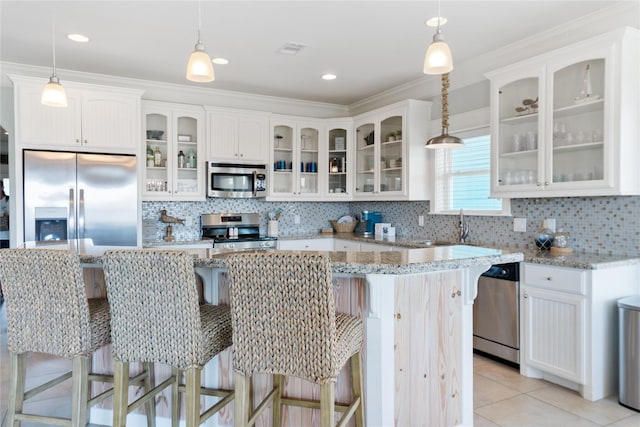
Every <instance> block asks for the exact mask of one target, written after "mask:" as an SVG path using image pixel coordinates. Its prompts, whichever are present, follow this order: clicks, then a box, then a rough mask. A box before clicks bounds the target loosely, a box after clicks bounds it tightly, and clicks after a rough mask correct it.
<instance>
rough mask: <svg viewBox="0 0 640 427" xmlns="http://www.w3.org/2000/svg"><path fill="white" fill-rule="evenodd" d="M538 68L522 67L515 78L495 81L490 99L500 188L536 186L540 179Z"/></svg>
mask: <svg viewBox="0 0 640 427" xmlns="http://www.w3.org/2000/svg"><path fill="white" fill-rule="evenodd" d="M540 70H541V69H540V68H538V69H537V70H536V69H534V70H531V69H527V68H525V69H523V70H521V71H522V74H521V75H518V76H517V77H516V78H515V80H512V81H505V82H497V83H496V85H497V86H498V88H497V90H495V95H496V96H495V97H494V98H493V100H492V101H494V105H496V104H497V109H496V110H497V116H498V117H497V120H496V123H495V125H494V126H493V133H494V146H495V147H496V148H497V150H496V151H497V156H496V162H497V165H498V171H499V173H498V174H497V186H498V188H499V189H503V188H512V189H522V188H523V187H525V188H526V187H528V188H535V187H536V186H537V185H538V183H539V181H540V179H539V175H540V174H539V150H538V145H539V144H538V140H539V135H540V134H541V133H542V121H541V120H540V117H541V115H540V98H541V97H540V82H541V75H540V74H539V73H536V71H540ZM494 154H495V153H494Z"/></svg>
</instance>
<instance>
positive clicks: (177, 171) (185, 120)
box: [142, 101, 206, 201]
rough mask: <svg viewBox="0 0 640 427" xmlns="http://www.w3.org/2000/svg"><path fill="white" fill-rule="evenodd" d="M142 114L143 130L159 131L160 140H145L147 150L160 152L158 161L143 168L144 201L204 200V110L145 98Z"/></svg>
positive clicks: (145, 156)
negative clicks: (160, 132) (160, 134)
mask: <svg viewBox="0 0 640 427" xmlns="http://www.w3.org/2000/svg"><path fill="white" fill-rule="evenodd" d="M143 116H144V122H145V134H146V131H150V130H156V131H162V136H160V137H159V138H160V139H145V143H144V144H143V147H142V148H143V152H144V155H143V158H145V159H146V158H147V154H146V153H147V151H148V150H151V151H152V152H155V151H156V150H157V151H159V152H160V154H159V157H160V159H161V161H160V163H159V164H154V163H153V162H151V163H147V161H146V160H145V167H144V168H143V179H144V187H143V191H142V196H143V199H144V200H183V201H198V200H204V199H205V187H206V184H205V173H204V169H205V168H206V156H205V154H204V152H205V149H204V147H205V142H204V134H205V132H204V119H205V114H204V110H203V109H202V108H200V107H197V106H191V105H183V104H173V103H164V102H156V101H145V102H144V104H143Z"/></svg>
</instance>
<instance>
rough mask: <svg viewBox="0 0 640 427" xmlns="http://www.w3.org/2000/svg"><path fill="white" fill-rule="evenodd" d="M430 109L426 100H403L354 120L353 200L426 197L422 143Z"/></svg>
mask: <svg viewBox="0 0 640 427" xmlns="http://www.w3.org/2000/svg"><path fill="white" fill-rule="evenodd" d="M430 112H431V104H430V103H428V102H424V101H417V100H407V101H403V102H399V103H396V104H393V105H390V106H387V107H385V108H380V109H378V110H375V111H372V112H370V113H365V114H362V115H360V116H358V117H356V118H355V119H354V128H355V143H354V145H355V168H353V169H352V170H353V173H354V177H355V179H354V186H355V189H354V192H353V194H354V198H355V199H359V200H374V199H375V200H428V199H429V187H430V186H429V182H428V177H429V176H430V175H429V171H428V169H429V168H428V161H427V152H426V151H425V149H424V143H425V141H426V139H427V136H428V124H427V121H425V117H429V115H430ZM409 178H410V179H409Z"/></svg>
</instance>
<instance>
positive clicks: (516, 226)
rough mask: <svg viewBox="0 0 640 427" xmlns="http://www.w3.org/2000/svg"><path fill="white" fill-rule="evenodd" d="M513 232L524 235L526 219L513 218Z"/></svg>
mask: <svg viewBox="0 0 640 427" xmlns="http://www.w3.org/2000/svg"><path fill="white" fill-rule="evenodd" d="M513 231H518V232H521V233H526V231H527V218H513Z"/></svg>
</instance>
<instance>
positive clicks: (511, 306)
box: [473, 262, 520, 365]
mask: <svg viewBox="0 0 640 427" xmlns="http://www.w3.org/2000/svg"><path fill="white" fill-rule="evenodd" d="M473 348H474V350H475V351H476V352H479V353H484V354H487V355H490V356H494V357H497V358H499V359H502V360H505V361H508V362H511V363H512V364H516V365H518V364H520V265H519V264H518V263H517V262H515V263H508V264H497V265H493V266H491V268H490V269H489V270H487V271H486V272H485V273H483V274H482V276H480V278H479V279H478V296H477V297H476V299H475V301H474V303H473Z"/></svg>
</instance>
